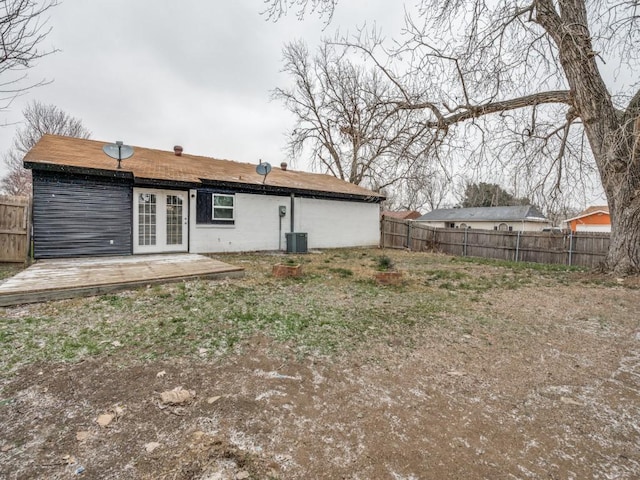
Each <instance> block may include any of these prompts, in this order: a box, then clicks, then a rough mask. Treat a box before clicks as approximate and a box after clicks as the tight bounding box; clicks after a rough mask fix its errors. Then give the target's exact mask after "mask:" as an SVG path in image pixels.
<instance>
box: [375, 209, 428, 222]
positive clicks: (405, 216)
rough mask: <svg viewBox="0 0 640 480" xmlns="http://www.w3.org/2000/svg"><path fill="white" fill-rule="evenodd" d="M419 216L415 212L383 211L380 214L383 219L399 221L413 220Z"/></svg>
mask: <svg viewBox="0 0 640 480" xmlns="http://www.w3.org/2000/svg"><path fill="white" fill-rule="evenodd" d="M420 215H421V213H420V212H418V211H416V210H399V211H397V212H392V211H391V210H385V211H384V212H382V216H383V217H390V218H399V219H401V220H414V219H416V218H419V217H420Z"/></svg>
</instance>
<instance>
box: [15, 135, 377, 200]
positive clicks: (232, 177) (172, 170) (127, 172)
mask: <svg viewBox="0 0 640 480" xmlns="http://www.w3.org/2000/svg"><path fill="white" fill-rule="evenodd" d="M108 143H111V142H102V141H95V140H85V139H79V138H72V137H63V136H58V135H44V136H43V137H42V139H40V141H39V142H38V143H37V144H36V145H35V146H34V147H33V148H32V149H31V150H30V151H29V152H28V153H27V155H26V156H25V157H24V163H25V166H26V167H27V168H33V169H43V170H54V171H64V172H70V173H85V174H91V173H93V174H96V175H111V176H115V177H133V179H134V181H135V182H136V183H144V181H145V180H151V181H156V182H160V183H162V182H166V183H171V182H176V183H181V184H184V185H185V186H186V185H190V186H194V187H197V186H200V185H206V184H212V183H214V184H220V183H223V184H238V185H244V186H250V187H251V188H253V189H255V190H273V189H287V190H293V191H296V190H302V191H309V192H323V193H330V194H337V196H342V197H347V198H349V197H356V198H361V199H363V198H364V199H370V200H372V201H379V200H382V199H384V195H382V194H380V193H376V192H373V191H371V190H368V189H366V188H364V187H360V186H358V185H354V184H352V183H348V182H345V181H343V180H340V179H338V178H336V177H333V176H331V175H324V174H318V173H308V172H300V171H294V170H289V169H286V170H283V169H280V168H278V167H275V166H274V167H273V168H272V170H271V172H270V173H269V174H268V175H267V178H266V182H265V184H264V185H263V180H265V179H264V177H263V176H262V175H259V174H258V173H256V165H255V164H250V163H239V162H235V161H231V160H220V159H215V158H209V157H202V156H197V155H189V154H182V155H181V156H177V155H176V153H174V152H173V151H171V152H169V151H163V150H154V149H150V148H143V147H134V154H133V156H132V157H130V158H128V159H126V160H123V161H122V168H121V169H120V170H118V169H117V164H118V162H117V160H114V159H113V158H110V157H108V156H107V155H106V154H105V153H104V152H103V150H102V147H103V146H104V145H106V144H108Z"/></svg>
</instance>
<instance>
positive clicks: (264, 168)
mask: <svg viewBox="0 0 640 480" xmlns="http://www.w3.org/2000/svg"><path fill="white" fill-rule="evenodd" d="M270 171H271V164H270V163H269V162H264V163H263V162H262V160H260V163H259V164H258V165H256V173H257V174H258V175H262V176H263V177H264V178H263V179H262V183H263V184H264V182H265V181H266V180H267V175H269V172H270Z"/></svg>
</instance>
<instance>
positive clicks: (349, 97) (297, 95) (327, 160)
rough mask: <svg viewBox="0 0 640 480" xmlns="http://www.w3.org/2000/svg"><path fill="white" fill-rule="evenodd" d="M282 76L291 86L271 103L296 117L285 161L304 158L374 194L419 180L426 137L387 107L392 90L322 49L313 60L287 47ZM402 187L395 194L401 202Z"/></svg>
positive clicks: (338, 52) (298, 46)
mask: <svg viewBox="0 0 640 480" xmlns="http://www.w3.org/2000/svg"><path fill="white" fill-rule="evenodd" d="M284 71H285V72H287V73H289V74H290V76H291V77H292V79H293V86H292V87H291V88H288V89H284V88H277V89H276V90H274V92H273V96H274V98H276V99H278V100H281V101H282V102H283V103H284V105H285V106H286V107H287V108H288V109H289V110H290V111H291V112H292V113H293V114H294V115H295V117H296V125H295V127H294V128H293V129H292V131H291V132H290V133H289V143H288V147H289V154H290V156H291V157H292V158H294V159H295V158H296V157H298V156H300V155H308V156H309V157H310V158H311V160H312V162H313V163H314V166H315V167H316V168H320V169H322V170H324V171H326V172H327V173H330V174H332V175H334V176H336V177H338V178H341V179H342V180H345V181H348V182H350V183H354V184H356V185H360V184H363V185H367V186H369V187H371V188H374V189H376V190H385V191H390V190H392V189H390V188H389V187H392V186H393V185H394V184H398V183H399V182H401V181H407V180H410V179H412V180H415V179H416V178H417V177H418V176H419V175H420V174H423V172H421V171H420V169H419V168H417V167H418V166H419V164H420V162H419V161H418V158H419V155H421V154H422V152H423V151H424V150H425V149H427V148H428V147H426V146H425V144H424V142H425V135H424V134H425V132H426V133H428V132H429V130H428V129H425V128H424V127H421V126H420V125H418V124H416V123H415V122H414V121H413V118H412V117H413V115H412V114H411V113H410V112H408V111H405V110H402V109H398V108H396V106H395V105H392V104H389V103H388V102H386V100H385V99H386V98H388V96H389V95H390V91H389V90H390V88H391V87H392V86H391V85H390V83H389V81H388V80H387V78H386V77H385V76H384V75H382V73H381V72H379V71H378V70H377V69H370V70H366V69H365V68H363V67H362V66H361V65H358V64H355V63H353V62H352V61H351V59H350V58H349V55H348V53H347V52H346V51H345V50H344V49H343V48H340V47H335V46H333V45H331V44H329V43H328V42H324V43H323V44H322V46H321V47H320V48H319V49H318V51H317V53H316V54H315V55H314V56H311V55H310V54H309V52H308V50H307V47H306V45H305V44H304V43H303V42H294V43H290V44H288V45H286V46H285V48H284ZM423 170H424V169H423ZM419 183H420V184H421V186H425V185H426V183H425V181H424V179H421V180H420V182H419ZM413 184H415V182H414V183H412V185H413ZM407 185H408V184H406V185H405V187H404V188H403V189H396V190H395V193H396V195H399V194H403V195H404V193H406V191H407ZM402 201H403V200H400V202H402Z"/></svg>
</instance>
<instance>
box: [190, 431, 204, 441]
mask: <svg viewBox="0 0 640 480" xmlns="http://www.w3.org/2000/svg"><path fill="white" fill-rule="evenodd" d="M204 436H205V433H204V432H203V431H202V430H198V431H197V432H193V439H194V440H196V441H198V440H200V439H201V438H202V437H204Z"/></svg>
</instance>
